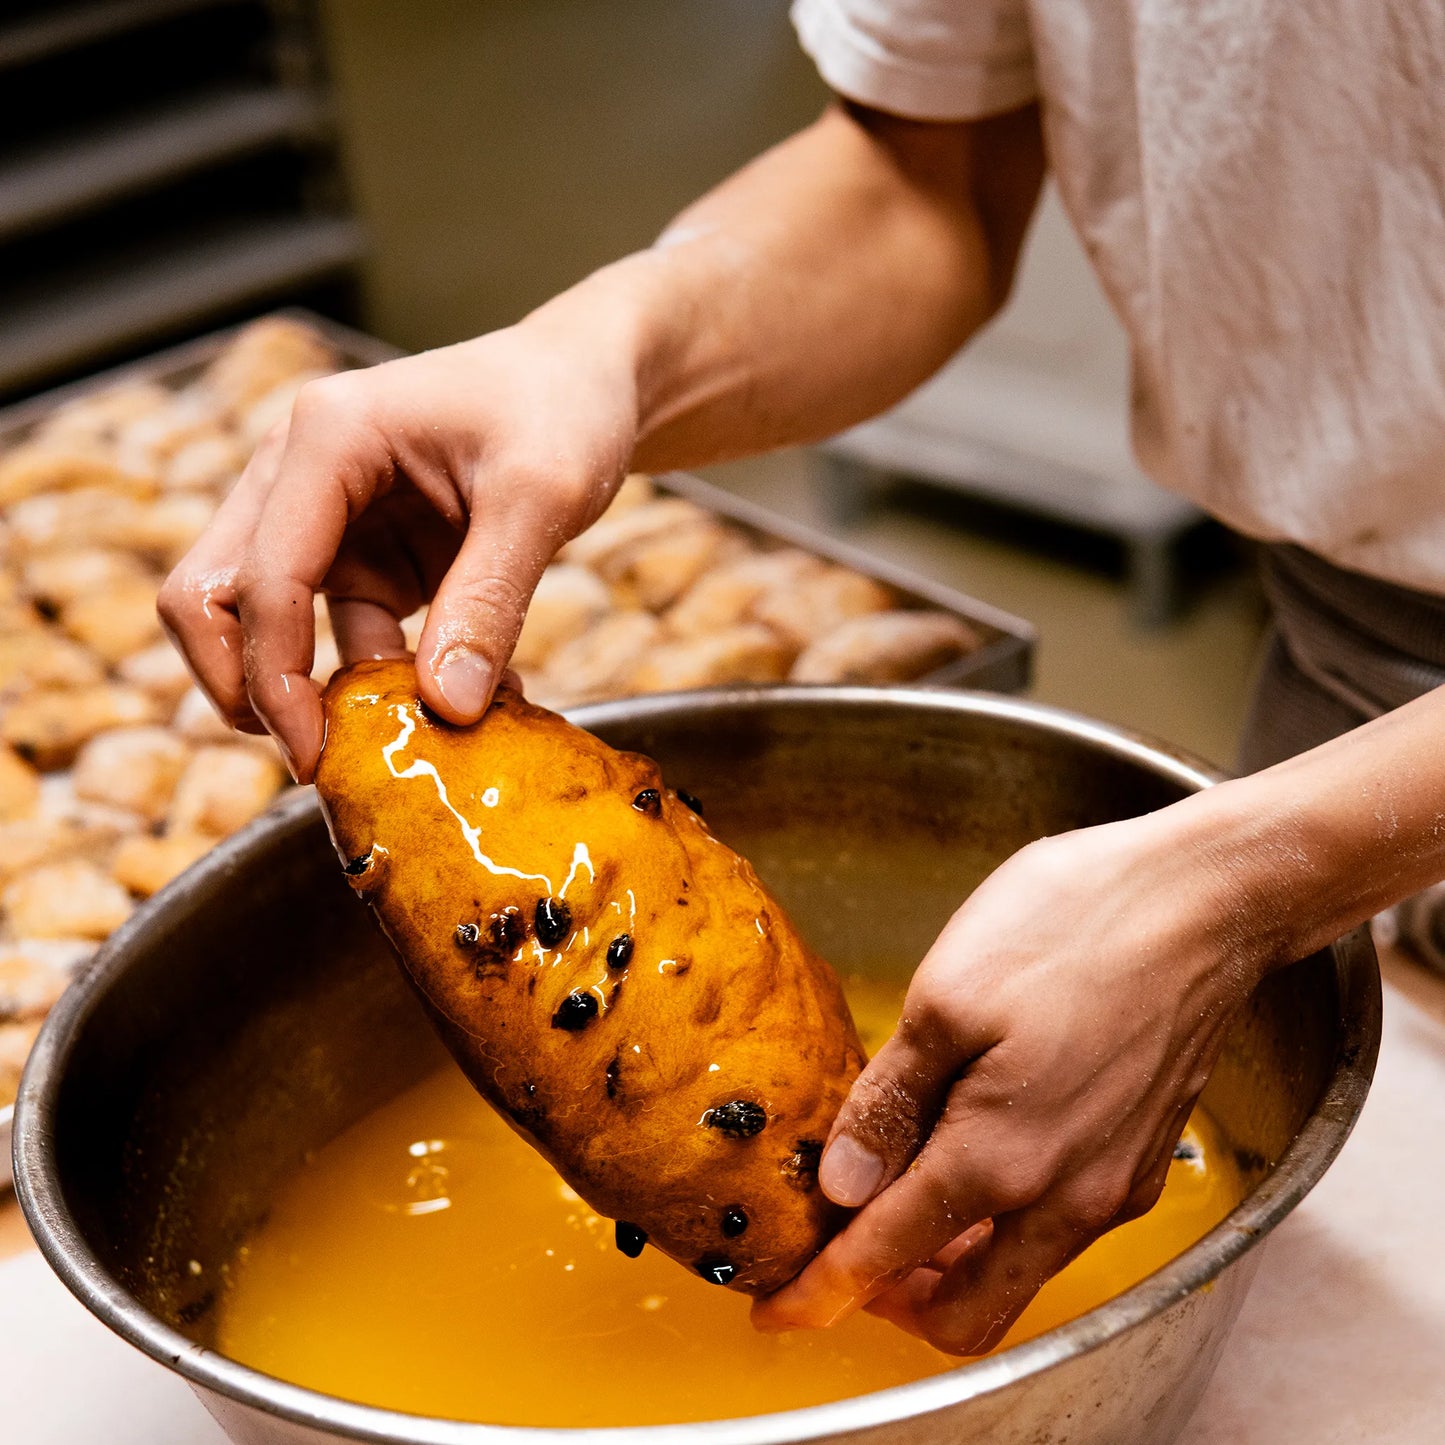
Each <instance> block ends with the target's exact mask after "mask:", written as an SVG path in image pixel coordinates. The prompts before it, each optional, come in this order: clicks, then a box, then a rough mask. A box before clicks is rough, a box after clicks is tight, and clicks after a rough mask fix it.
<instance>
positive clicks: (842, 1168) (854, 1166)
mask: <svg viewBox="0 0 1445 1445" xmlns="http://www.w3.org/2000/svg"><path fill="white" fill-rule="evenodd" d="M883 1171H884V1164H883V1161H882V1160H881V1159H880V1158H879V1157H878V1156H877V1155H876V1154H874V1153H873V1152H872V1151H871V1150H869V1149H865V1148H864V1147H863V1146H862V1145H861V1144H860V1143H859V1142H858V1141H857V1140H856V1139H854V1138H853V1137H852V1136H851V1135H849V1134H839V1135H838V1137H837V1138H836V1139H834V1140H833V1142H832V1143H831V1144H829V1145H828V1149H827V1152H826V1153H825V1154H824V1155H823V1162H822V1163H821V1164H820V1165H819V1166H818V1183H819V1184H821V1185H822V1186H823V1193H824V1194H826V1195H827V1196H828V1198H829V1199H831V1200H832V1201H833V1203H834V1204H841V1205H843V1207H844V1208H845V1209H857V1208H858V1207H859V1206H860V1205H864V1204H867V1202H868V1201H869V1200H870V1199H872V1197H873V1196H874V1195H875V1194H876V1193H877V1192H878V1186H879V1185H880V1184H882V1182H883Z"/></svg>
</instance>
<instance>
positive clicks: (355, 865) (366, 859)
mask: <svg viewBox="0 0 1445 1445" xmlns="http://www.w3.org/2000/svg"><path fill="white" fill-rule="evenodd" d="M370 867H371V854H370V853H358V854H357V855H356V857H355V858H353V859H352V860H351V862H350V863H348V864H347V865H346V867H345V868H343V869H342V872H343V873H345V874H347V875H348V876H349V877H351V878H355V877H356V875H357V874H358V873H365V872H366V870H367V869H368V868H370Z"/></svg>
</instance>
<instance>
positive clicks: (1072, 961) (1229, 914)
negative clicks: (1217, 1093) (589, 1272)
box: [754, 789, 1264, 1354]
mask: <svg viewBox="0 0 1445 1445" xmlns="http://www.w3.org/2000/svg"><path fill="white" fill-rule="evenodd" d="M1214 791H1215V792H1222V791H1223V790H1222V789H1217V790H1214ZM1208 797H1209V794H1207V793H1206V794H1201V795H1199V799H1197V800H1196V799H1190V800H1188V801H1186V802H1184V803H1180V804H1177V805H1175V806H1173V807H1170V808H1167V809H1164V810H1162V811H1161V812H1159V813H1155V814H1151V815H1148V816H1145V817H1142V818H1138V819H1132V820H1130V821H1127V822H1121V823H1112V824H1108V825H1106V826H1103V827H1096V828H1089V829H1086V830H1083V831H1080V832H1076V833H1069V834H1064V835H1061V836H1059V837H1055V838H1047V839H1044V840H1043V841H1041V842H1037V843H1034V844H1031V845H1030V846H1029V847H1027V848H1024V849H1023V850H1022V851H1021V852H1019V853H1017V854H1016V855H1015V856H1014V857H1012V858H1011V859H1010V860H1009V861H1008V862H1007V863H1005V864H1004V865H1003V866H1002V867H1001V868H999V869H998V870H997V871H996V872H995V873H994V874H993V875H992V876H991V877H989V878H988V879H987V881H986V882H984V884H983V885H982V886H981V887H980V888H979V889H978V890H977V891H976V892H975V893H974V894H973V896H972V897H971V898H970V899H969V900H968V901H967V903H965V904H964V906H963V907H962V908H960V909H959V911H958V912H957V913H956V914H955V915H954V917H953V918H952V920H951V921H950V922H949V924H948V926H947V927H946V928H945V929H944V931H943V933H942V935H941V936H940V937H939V939H938V941H937V943H936V944H935V945H934V947H933V948H932V950H931V951H930V952H929V954H928V956H927V958H925V959H924V961H923V964H922V965H921V967H920V968H919V970H918V973H917V975H916V976H915V978H914V980H913V983H912V986H911V987H910V989H909V992H908V998H907V1002H906V1004H905V1006H904V1011H903V1018H902V1022H901V1023H900V1024H899V1027H898V1030H897V1032H896V1033H895V1034H894V1036H893V1037H892V1039H890V1040H889V1042H888V1043H887V1044H885V1045H884V1046H883V1048H882V1049H881V1050H880V1051H879V1053H878V1055H877V1057H876V1058H875V1059H874V1060H873V1061H872V1062H871V1063H870V1064H869V1066H868V1068H867V1069H866V1070H865V1071H864V1073H863V1074H862V1076H861V1077H860V1078H859V1080H858V1082H857V1083H856V1085H855V1086H854V1088H853V1091H852V1093H851V1095H850V1096H849V1099H848V1101H847V1103H846V1104H845V1105H844V1108H843V1110H842V1112H841V1114H840V1115H839V1118H838V1121H837V1123H836V1124H835V1126H834V1128H833V1131H832V1134H831V1135H830V1138H829V1142H828V1146H827V1149H826V1151H825V1153H824V1155H823V1160H822V1166H821V1170H820V1179H821V1182H822V1186H823V1188H824V1190H825V1191H826V1193H827V1194H828V1195H829V1197H830V1198H832V1199H833V1200H835V1201H836V1202H837V1203H839V1204H843V1205H848V1206H853V1207H859V1213H858V1214H857V1215H855V1216H854V1217H853V1218H852V1220H851V1221H850V1222H849V1224H848V1225H847V1227H846V1228H845V1229H844V1230H843V1231H842V1232H841V1233H840V1234H839V1235H838V1236H837V1237H836V1238H835V1239H834V1240H833V1241H832V1242H831V1243H830V1244H829V1245H828V1246H827V1248H826V1249H824V1250H823V1252H822V1253H821V1254H820V1255H819V1256H818V1258H817V1259H816V1260H815V1261H814V1262H813V1263H812V1264H811V1265H810V1266H809V1267H808V1268H807V1269H806V1270H805V1271H804V1272H803V1274H802V1275H800V1276H799V1277H798V1279H796V1280H795V1281H793V1283H791V1284H790V1285H788V1286H786V1287H785V1288H784V1289H783V1290H781V1291H779V1292H778V1293H777V1294H776V1295H774V1296H772V1297H771V1298H769V1299H766V1300H762V1301H759V1302H758V1303H757V1305H755V1307H754V1319H755V1321H756V1323H758V1324H759V1326H760V1327H762V1328H765V1329H779V1328H789V1327H797V1326H823V1325H829V1324H832V1323H834V1322H836V1321H838V1320H840V1319H842V1318H844V1317H845V1316H847V1315H848V1314H850V1313H852V1312H853V1311H855V1310H857V1309H858V1308H860V1307H863V1306H867V1307H868V1308H869V1309H871V1310H872V1311H873V1312H874V1313H876V1314H880V1315H883V1316H885V1317H887V1318H889V1319H891V1320H893V1321H895V1322H896V1323H898V1324H900V1325H902V1326H903V1327H904V1328H905V1329H908V1330H911V1331H912V1332H914V1333H915V1334H919V1335H921V1336H923V1337H924V1338H925V1339H927V1340H929V1341H931V1342H932V1343H933V1344H934V1345H936V1346H937V1347H938V1348H940V1349H943V1350H947V1351H949V1352H950V1353H955V1354H975V1353H981V1352H982V1351H984V1350H987V1349H991V1348H992V1347H993V1346H994V1345H996V1344H997V1343H998V1341H999V1340H1000V1338H1001V1337H1002V1336H1003V1334H1004V1332H1005V1331H1006V1330H1007V1329H1008V1327H1009V1325H1010V1324H1011V1323H1012V1322H1013V1320H1014V1319H1015V1318H1016V1317H1017V1316H1018V1314H1019V1312H1020V1311H1021V1310H1022V1309H1023V1308H1024V1306H1025V1305H1026V1304H1027V1303H1028V1302H1029V1300H1031V1299H1032V1298H1033V1296H1034V1294H1035V1293H1036V1292H1037V1290H1038V1289H1039V1287H1040V1286H1041V1285H1042V1284H1043V1283H1044V1282H1045V1281H1046V1280H1047V1279H1048V1278H1049V1277H1050V1276H1051V1275H1053V1274H1054V1273H1056V1272H1057V1271H1058V1270H1059V1269H1061V1268H1062V1267H1063V1266H1064V1265H1066V1264H1067V1263H1068V1262H1069V1261H1070V1260H1071V1259H1072V1258H1073V1257H1074V1256H1075V1255H1076V1254H1078V1253H1079V1252H1080V1251H1081V1250H1082V1249H1083V1248H1084V1247H1085V1246H1086V1245H1087V1244H1089V1243H1090V1242H1091V1241H1093V1240H1094V1239H1096V1238H1097V1237H1098V1236H1099V1235H1101V1234H1103V1233H1104V1232H1105V1231H1107V1230H1109V1229H1111V1228H1113V1227H1114V1226H1115V1225H1117V1224H1121V1223H1123V1222H1124V1221H1125V1220H1128V1219H1132V1218H1134V1217H1135V1216H1137V1215H1139V1214H1142V1213H1143V1212H1144V1211H1146V1210H1147V1209H1149V1208H1150V1206H1151V1205H1153V1203H1154V1201H1155V1200H1156V1199H1157V1198H1158V1197H1159V1192H1160V1190H1161V1189H1162V1188H1163V1186H1164V1179H1165V1175H1166V1173H1167V1172H1168V1169H1169V1162H1170V1159H1171V1157H1172V1155H1173V1150H1174V1145H1175V1143H1176V1142H1177V1141H1178V1139H1179V1135H1180V1132H1181V1131H1182V1129H1183V1127H1184V1124H1185V1122H1186V1120H1187V1119H1188V1117H1189V1113H1190V1110H1191V1108H1192V1107H1193V1105H1194V1102H1195V1100H1196V1099H1197V1098H1198V1096H1199V1093H1200V1090H1201V1089H1202V1088H1203V1087H1204V1084H1205V1081H1206V1079H1207V1078H1208V1076H1209V1072H1210V1069H1211V1067H1212V1066H1213V1064H1214V1061H1215V1058H1216V1056H1217V1055H1218V1052H1219V1049H1220V1046H1221V1043H1222V1040H1223V1033H1224V1029H1225V1025H1226V1023H1227V1022H1228V1020H1229V1017H1230V1015H1231V1014H1232V1013H1233V1011H1234V1010H1235V1008H1236V1007H1237V1006H1238V1005H1239V1004H1240V1003H1241V1002H1243V1001H1244V999H1245V998H1247V996H1248V994H1249V992H1250V991H1251V989H1252V987H1253V985H1254V983H1255V982H1256V981H1257V979H1258V978H1259V976H1260V975H1261V973H1262V971H1263V966H1264V964H1263V960H1262V958H1261V957H1260V952H1261V948H1260V946H1258V945H1254V944H1251V942H1250V940H1249V934H1250V930H1249V928H1248V927H1247V926H1245V925H1244V924H1243V923H1242V922H1241V920H1242V917H1243V914H1244V912H1246V911H1247V910H1246V909H1245V908H1244V907H1243V900H1242V897H1241V893H1240V889H1239V886H1238V883H1237V880H1236V878H1235V876H1234V870H1233V868H1232V867H1231V865H1230V862H1229V860H1228V859H1221V858H1218V857H1216V856H1214V854H1215V851H1216V850H1212V849H1211V847H1210V846H1209V843H1208V841H1207V839H1206V835H1205V833H1204V832H1203V831H1202V830H1201V828H1200V823H1201V822H1202V821H1205V819H1206V817H1207V803H1206V802H1205V800H1207V799H1208ZM990 1221H991V1223H990Z"/></svg>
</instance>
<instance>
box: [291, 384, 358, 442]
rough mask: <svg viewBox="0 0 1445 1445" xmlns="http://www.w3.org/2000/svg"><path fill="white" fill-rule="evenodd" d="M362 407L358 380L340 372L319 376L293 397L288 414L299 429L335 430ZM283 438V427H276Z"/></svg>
mask: <svg viewBox="0 0 1445 1445" xmlns="http://www.w3.org/2000/svg"><path fill="white" fill-rule="evenodd" d="M364 406H365V397H364V393H363V391H362V388H361V386H360V385H359V384H358V381H357V378H356V377H355V376H354V375H353V374H352V373H350V372H345V371H340V372H337V373H336V374H335V375H334V376H318V377H317V378H316V379H315V380H314V381H308V382H307V383H306V384H305V385H304V386H303V387H302V388H301V389H300V391H298V392H297V393H296V400H295V402H293V403H292V407H291V414H292V416H293V417H294V418H295V420H296V422H297V423H298V424H299V425H303V426H310V425H313V424H314V423H316V422H318V421H319V422H323V423H325V424H326V425H328V426H335V425H337V424H338V423H339V422H343V421H345V420H346V419H347V418H350V417H354V416H355V415H357V414H358V413H359V412H360V411H361V410H362V409H363V408H364ZM278 427H279V429H280V430H281V434H282V435H283V436H284V434H285V428H286V423H285V422H281V423H278Z"/></svg>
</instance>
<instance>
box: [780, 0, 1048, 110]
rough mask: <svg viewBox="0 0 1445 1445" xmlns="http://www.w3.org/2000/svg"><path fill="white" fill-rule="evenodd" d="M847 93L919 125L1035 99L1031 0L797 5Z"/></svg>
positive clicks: (832, 78)
mask: <svg viewBox="0 0 1445 1445" xmlns="http://www.w3.org/2000/svg"><path fill="white" fill-rule="evenodd" d="M793 25H794V26H795V28H796V29H797V32H798V39H799V40H800V41H801V42H802V46H803V49H804V50H805V51H807V53H808V54H809V55H810V56H811V57H812V59H813V62H814V64H816V65H817V67H818V72H819V74H820V75H821V76H822V77H823V79H824V80H825V81H827V82H828V84H829V85H830V86H832V88H833V89H834V90H835V91H837V92H838V93H839V94H840V95H845V96H847V97H848V98H849V99H850V100H856V101H859V102H860V103H862V104H863V105H870V106H873V107H874V108H875V109H878V110H883V111H888V112H889V113H890V114H893V115H901V116H906V117H908V118H910V119H913V120H939V121H942V120H977V119H979V118H981V117H983V116H986V115H997V114H1000V113H1001V112H1003V111H1006V110H1013V109H1015V108H1016V107H1018V106H1021V105H1025V104H1027V103H1028V102H1029V101H1031V100H1034V99H1035V98H1036V97H1037V95H1038V85H1037V82H1036V80H1035V77H1034V57H1033V45H1032V41H1031V39H1030V36H1029V24H1028V10H1027V0H794V3H793Z"/></svg>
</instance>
